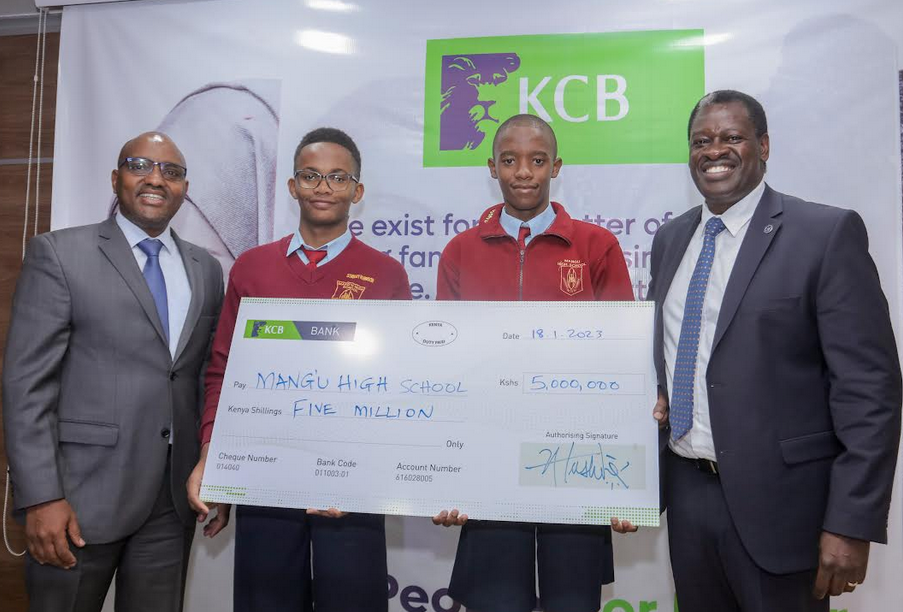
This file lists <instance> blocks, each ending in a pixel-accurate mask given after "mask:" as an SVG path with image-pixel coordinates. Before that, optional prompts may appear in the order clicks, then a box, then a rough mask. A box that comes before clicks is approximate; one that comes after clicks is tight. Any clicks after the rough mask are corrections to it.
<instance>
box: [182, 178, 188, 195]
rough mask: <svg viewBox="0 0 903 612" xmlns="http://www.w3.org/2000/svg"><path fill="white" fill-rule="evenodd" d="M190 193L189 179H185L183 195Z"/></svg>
mask: <svg viewBox="0 0 903 612" xmlns="http://www.w3.org/2000/svg"><path fill="white" fill-rule="evenodd" d="M187 193H188V179H185V188H184V189H183V190H182V197H185V195H186V194H187Z"/></svg>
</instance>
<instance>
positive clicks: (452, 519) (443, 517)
mask: <svg viewBox="0 0 903 612" xmlns="http://www.w3.org/2000/svg"><path fill="white" fill-rule="evenodd" d="M466 522H467V515H466V514H459V513H458V509H457V508H455V509H454V510H452V511H451V512H449V511H448V510H443V511H442V512H440V513H439V514H437V515H436V516H434V517H433V525H445V526H446V527H460V526H461V525H463V524H464V523H466Z"/></svg>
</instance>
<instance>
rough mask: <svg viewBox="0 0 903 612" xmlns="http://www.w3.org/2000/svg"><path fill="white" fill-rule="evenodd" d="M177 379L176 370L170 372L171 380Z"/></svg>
mask: <svg viewBox="0 0 903 612" xmlns="http://www.w3.org/2000/svg"><path fill="white" fill-rule="evenodd" d="M175 379H176V373H175V372H170V373H169V380H175Z"/></svg>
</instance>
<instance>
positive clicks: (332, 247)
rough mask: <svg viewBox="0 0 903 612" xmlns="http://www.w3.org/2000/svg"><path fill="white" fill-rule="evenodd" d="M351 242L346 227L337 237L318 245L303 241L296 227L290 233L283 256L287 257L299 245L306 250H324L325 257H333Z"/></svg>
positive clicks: (349, 232) (348, 230) (298, 247)
mask: <svg viewBox="0 0 903 612" xmlns="http://www.w3.org/2000/svg"><path fill="white" fill-rule="evenodd" d="M349 243H351V230H350V229H346V230H345V233H344V234H342V235H341V236H339V237H338V238H334V239H332V240H330V241H329V242H327V243H326V244H324V245H323V246H320V247H316V248H314V247H312V246H310V245H309V244H306V243H305V242H304V239H303V238H301V231H300V230H298V229H296V230H295V233H294V234H292V239H291V241H290V242H289V243H288V251H286V253H285V256H286V257H288V256H289V255H291V254H292V253H294V252H295V251H297V250H299V249H300V248H301V247H304V248H305V249H307V250H308V251H326V257H327V258H328V259H333V258H335V257H337V256H338V254H339V253H341V252H342V251H344V250H345V247H346V246H348V245H349Z"/></svg>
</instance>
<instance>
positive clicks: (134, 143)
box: [116, 132, 185, 167]
mask: <svg viewBox="0 0 903 612" xmlns="http://www.w3.org/2000/svg"><path fill="white" fill-rule="evenodd" d="M144 145H152V146H154V147H159V146H161V145H166V146H168V147H172V151H171V153H172V154H173V155H175V156H176V158H177V159H172V160H169V161H174V162H176V163H177V164H179V165H180V166H183V167H184V166H185V156H184V155H182V152H181V151H180V150H179V147H177V146H176V143H174V142H173V141H172V139H171V138H170V137H169V136H167V135H166V134H164V133H163V132H144V133H143V134H138V135H137V136H135V137H134V138H132V139H131V140H129V141H128V142H126V143H125V144H124V145H122V149H120V150H119V159H118V160H117V161H116V166H117V167H118V166H120V165H121V164H122V162H123V161H124V160H125V158H126V157H135V155H134V154H133V152H134V151H135V149H137V148H142V147H143V146H144Z"/></svg>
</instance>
